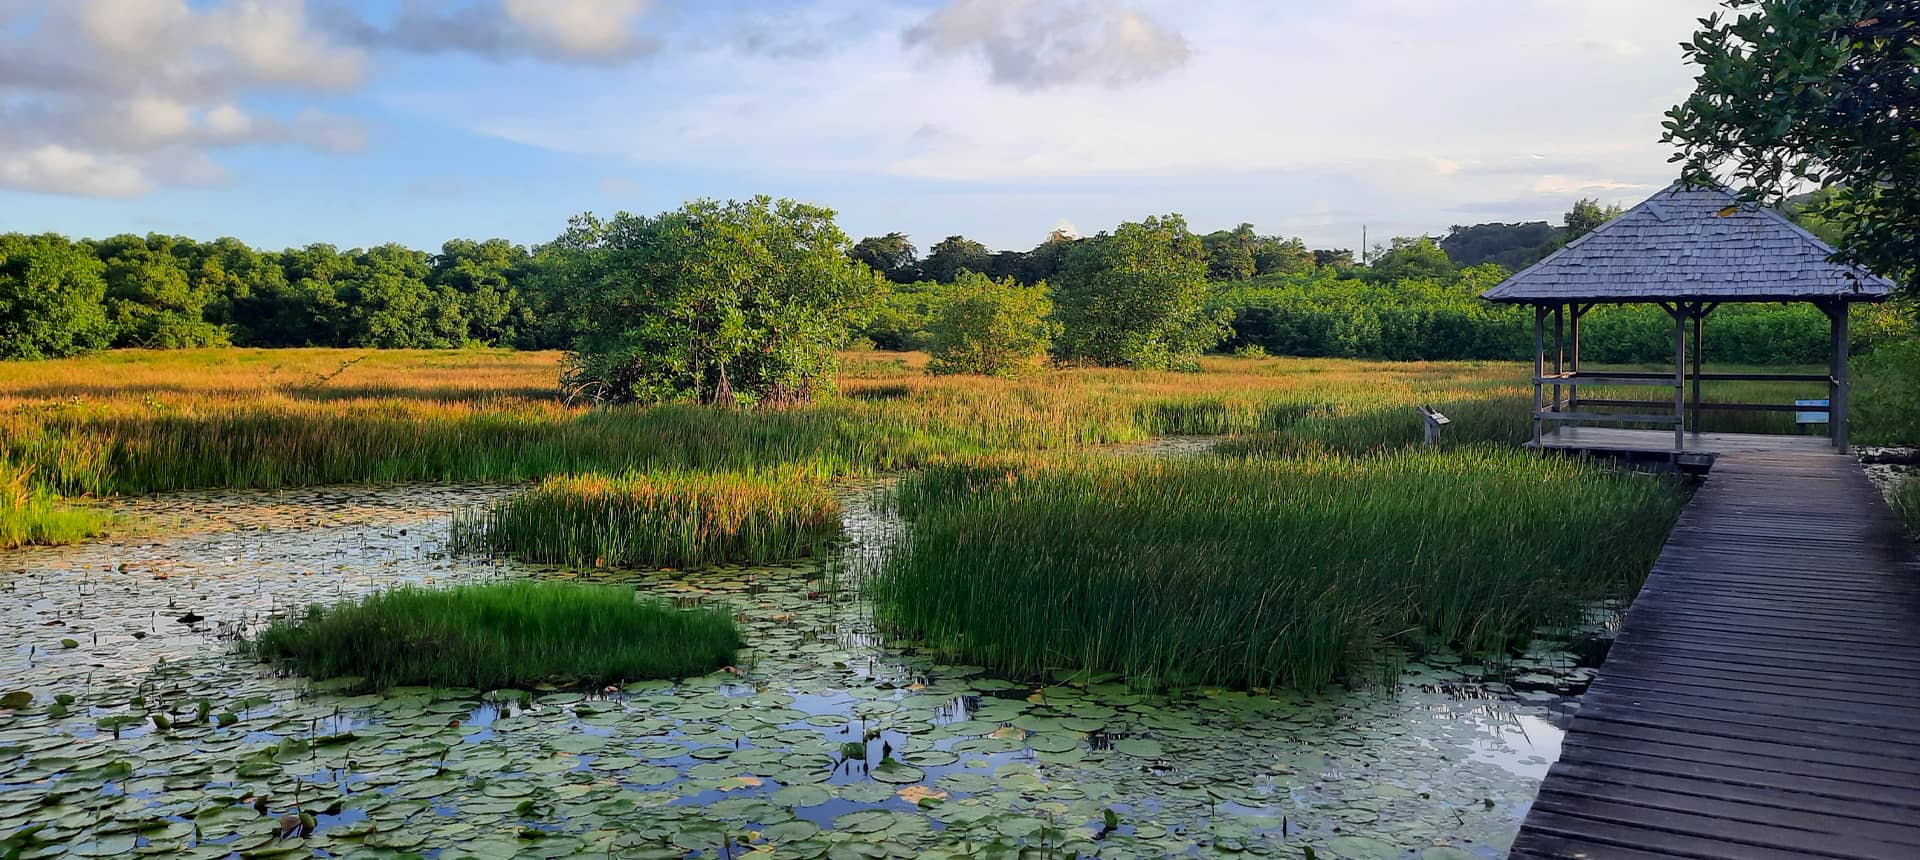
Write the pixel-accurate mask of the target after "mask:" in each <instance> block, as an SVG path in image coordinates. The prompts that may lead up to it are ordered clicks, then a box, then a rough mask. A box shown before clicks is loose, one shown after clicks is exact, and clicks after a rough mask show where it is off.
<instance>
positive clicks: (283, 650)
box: [251, 582, 741, 689]
mask: <svg viewBox="0 0 1920 860" xmlns="http://www.w3.org/2000/svg"><path fill="white" fill-rule="evenodd" d="M740 645H741V641H740V632H739V629H738V628H737V627H736V626H735V624H734V621H733V618H732V617H731V615H730V614H729V613H728V612H726V611H725V610H724V609H720V608H702V609H678V608H675V607H674V606H672V605H670V604H667V603H664V602H660V601H646V600H640V599H638V598H637V596H636V595H635V592H634V590H633V589H632V588H629V587H624V586H617V585H584V584H578V583H555V582H506V583H488V584H481V585H461V586H455V587H452V588H446V589H427V588H417V587H403V588H396V589H393V590H390V591H383V592H379V593H377V594H373V595H369V596H367V597H364V598H361V599H359V600H356V601H349V602H346V603H342V604H338V605H335V606H321V605H317V604H316V605H314V606H311V607H309V608H308V609H307V611H306V613H305V614H304V615H301V616H299V617H294V618H282V619H278V620H276V621H274V622H273V623H272V624H271V625H270V626H269V627H268V628H267V629H266V630H264V631H262V632H261V634H260V635H259V636H258V637H257V638H256V639H255V640H254V641H253V643H252V646H251V647H252V650H253V653H254V654H255V656H257V657H259V658H260V659H262V660H265V661H270V662H276V663H280V664H282V665H286V666H288V667H291V668H292V669H294V670H296V671H298V672H300V673H301V674H303V675H307V676H309V677H313V678H358V679H360V682H359V686H362V687H365V688H370V689H384V688H387V687H394V686H413V685H425V686H443V687H476V688H479V689H493V688H500V687H523V686H528V685H533V684H541V683H551V684H558V685H562V686H598V685H602V684H618V683H624V682H628V681H638V680H648V679H659V678H669V679H672V678H684V677H690V676H694V675H704V674H706V673H708V672H712V671H714V670H716V669H719V668H721V667H723V666H726V665H728V664H730V663H732V662H733V659H734V654H735V653H736V652H737V651H738V650H739V648H740Z"/></svg>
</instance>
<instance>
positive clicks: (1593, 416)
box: [1533, 400, 1680, 424]
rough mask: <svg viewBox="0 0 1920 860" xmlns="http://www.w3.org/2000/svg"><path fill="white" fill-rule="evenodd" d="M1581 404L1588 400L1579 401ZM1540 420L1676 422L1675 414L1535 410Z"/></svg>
mask: <svg viewBox="0 0 1920 860" xmlns="http://www.w3.org/2000/svg"><path fill="white" fill-rule="evenodd" d="M1580 402H1581V403H1582V404H1585V403H1587V402H1588V401H1585V400H1582V401H1580ZM1533 417H1535V418H1538V419H1540V420H1542V421H1612V422H1614V423H1617V424H1678V423H1680V417H1679V416H1677V415H1672V414H1667V415H1628V414H1624V413H1618V412H1547V411H1541V412H1535V413H1533Z"/></svg>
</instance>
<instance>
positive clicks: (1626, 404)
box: [1580, 397, 1827, 412]
mask: <svg viewBox="0 0 1920 860" xmlns="http://www.w3.org/2000/svg"><path fill="white" fill-rule="evenodd" d="M1580 405H1582V406H1608V407H1615V408H1627V409H1648V408H1650V409H1659V408H1661V407H1671V406H1672V405H1673V403H1672V402H1671V401H1665V400H1605V399H1599V398H1591V397H1588V398H1581V400H1580ZM1696 407H1697V408H1699V409H1701V410H1704V411H1707V412H1826V411H1827V407H1825V406H1791V405H1787V404H1783V403H1711V402H1702V403H1698V404H1695V403H1688V404H1687V408H1688V409H1693V408H1696Z"/></svg>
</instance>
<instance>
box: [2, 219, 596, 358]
mask: <svg viewBox="0 0 1920 860" xmlns="http://www.w3.org/2000/svg"><path fill="white" fill-rule="evenodd" d="M536 268H537V267H536V265H535V261H534V259H533V255H532V253H531V252H530V251H529V250H528V249H527V248H526V247H524V246H521V245H516V244H513V243H511V242H508V241H506V240H503V239H492V240H488V241H484V242H475V241H471V240H466V239H455V240H453V241H450V242H447V243H446V244H445V245H443V246H442V247H441V249H440V251H439V252H438V253H428V252H425V251H417V250H413V249H411V248H406V247H404V246H401V245H395V244H389V245H380V246H378V247H374V248H367V249H355V250H350V251H341V250H339V249H338V248H335V247H334V246H332V245H319V244H316V245H308V246H306V247H304V248H289V249H287V250H285V251H279V252H271V251H261V250H257V249H255V248H252V247H249V246H248V245H246V244H245V243H243V242H241V241H239V240H237V239H231V238H225V239H217V240H214V241H211V242H196V241H194V240H192V239H188V238H185V237H179V236H165V235H159V234H154V235H149V236H146V237H140V236H133V235H123V236H114V237H112V238H108V239H102V240H80V241H74V240H70V239H67V238H65V237H62V236H56V235H51V234H49V235H38V236H32V235H24V234H19V233H10V234H5V235H0V358H51V357H59V356H63V355H71V354H74V353H76V352H85V351H89V350H96V349H105V348H110V347H111V348H118V347H136V348H157V349H177V348H186V347H200V346H225V345H229V344H231V345H237V346H260V347H285V346H333V347H379V348H445V347H460V346H469V345H488V346H508V347H520V348H540V347H556V346H562V345H564V344H563V343H562V340H563V337H562V335H561V334H560V333H559V332H556V331H552V330H549V329H546V328H543V327H542V326H541V324H540V318H541V316H542V312H543V309H544V307H545V301H546V297H545V296H544V295H543V294H541V293H540V292H539V291H538V289H537V287H536V285H535V283H534V282H535V281H536V280H537V279H536V278H535V277H534V273H535V271H536Z"/></svg>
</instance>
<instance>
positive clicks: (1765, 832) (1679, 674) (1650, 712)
mask: <svg viewBox="0 0 1920 860" xmlns="http://www.w3.org/2000/svg"><path fill="white" fill-rule="evenodd" d="M1512 856H1514V857H1556V858H1573V857H1590V858H1616V857H1617V858H1656V857H1693V858H1735V857H1737V858H1749V857H1752V858H1776V857H1778V858H1785V857H1835V858H1840V857H1846V858H1852V857H1873V858H1890V860H1891V858H1900V860H1911V858H1920V565H1916V563H1915V560H1914V552H1913V545H1912V543H1911V542H1910V541H1908V540H1907V539H1906V537H1905V536H1904V535H1903V534H1902V532H1901V529H1900V526H1899V524H1898V523H1897V522H1896V521H1895V519H1894V516H1893V513H1892V512H1891V510H1889V509H1888V507H1887V505H1886V503H1885V502H1884V501H1883V500H1882V499H1881V497H1880V495H1879V493H1878V492H1877V491H1876V490H1875V489H1874V487H1873V486H1872V485H1871V484H1870V483H1869V482H1868V481H1867V478H1866V475H1865V474H1864V473H1863V472H1862V471H1861V469H1860V466H1859V465H1858V464H1857V463H1856V462H1855V461H1854V460H1853V458H1851V457H1845V456H1840V455H1837V454H1820V453H1798V452H1793V453H1784V452H1776V453H1757V452H1756V453H1735V454H1727V455H1724V456H1722V457H1720V458H1719V460H1718V462H1717V463H1716V464H1715V465H1714V467H1713V471H1712V473H1711V474H1710V476H1709V477H1708V478H1707V482H1706V484H1705V486H1703V487H1702V488H1701V489H1700V491H1699V493H1698V494H1697V495H1696V496H1695V497H1694V500H1693V502H1692V503H1691V504H1690V505H1689V506H1688V507H1687V510H1686V512H1685V513H1684V514H1683V515H1682V516H1681V518H1680V521H1679V523H1678V524H1677V525H1676V526H1675V527H1674V531H1673V534H1672V536H1671V537H1670V538H1669V539H1668V541H1667V545H1666V549H1665V550H1664V551H1663V552H1662V553H1661V555H1660V559H1659V561H1658V562H1657V563H1656V564H1655V565H1654V568H1653V572H1652V574H1651V576H1650V577H1649V578H1648V580H1647V584H1646V587H1645V588H1643V589H1642V590H1641V592H1640V595H1639V597H1638V598H1637V599H1635V601H1634V603H1633V606H1632V608H1631V609H1629V611H1628V613H1627V616H1626V621H1625V626H1624V627H1623V628H1622V630H1621V632H1620V637H1619V639H1618V641H1617V642H1616V643H1615V645H1614V646H1613V650H1612V651H1611V652H1610V653H1609V655H1608V656H1607V659H1606V662H1605V663H1604V664H1603V665H1602V666H1601V669H1600V674H1599V677H1598V679H1597V680H1596V681H1595V682H1594V684H1593V687H1592V688H1591V689H1590V690H1589V691H1588V692H1587V694H1586V696H1585V697H1584V698H1583V699H1582V704H1581V708H1580V713H1579V715H1578V716H1577V717H1575V719H1574V721H1573V725H1572V728H1571V730H1570V731H1569V732H1568V734H1567V738H1566V742H1565V745H1564V747H1563V749H1562V752H1561V756H1560V760H1559V762H1558V763H1557V764H1555V765H1554V766H1553V768H1552V770H1551V771H1550V772H1549V773H1548V774H1547V778H1546V781H1545V782H1544V783H1543V784H1542V785H1541V787H1540V796H1539V799H1538V800H1537V801H1535V803H1534V806H1533V809H1532V811H1531V812H1530V813H1529V814H1528V816H1527V820H1526V823H1525V825H1524V826H1523V827H1522V829H1521V832H1520V835H1519V838H1518V839H1517V840H1516V841H1515V843H1514V846H1513V851H1512Z"/></svg>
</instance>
